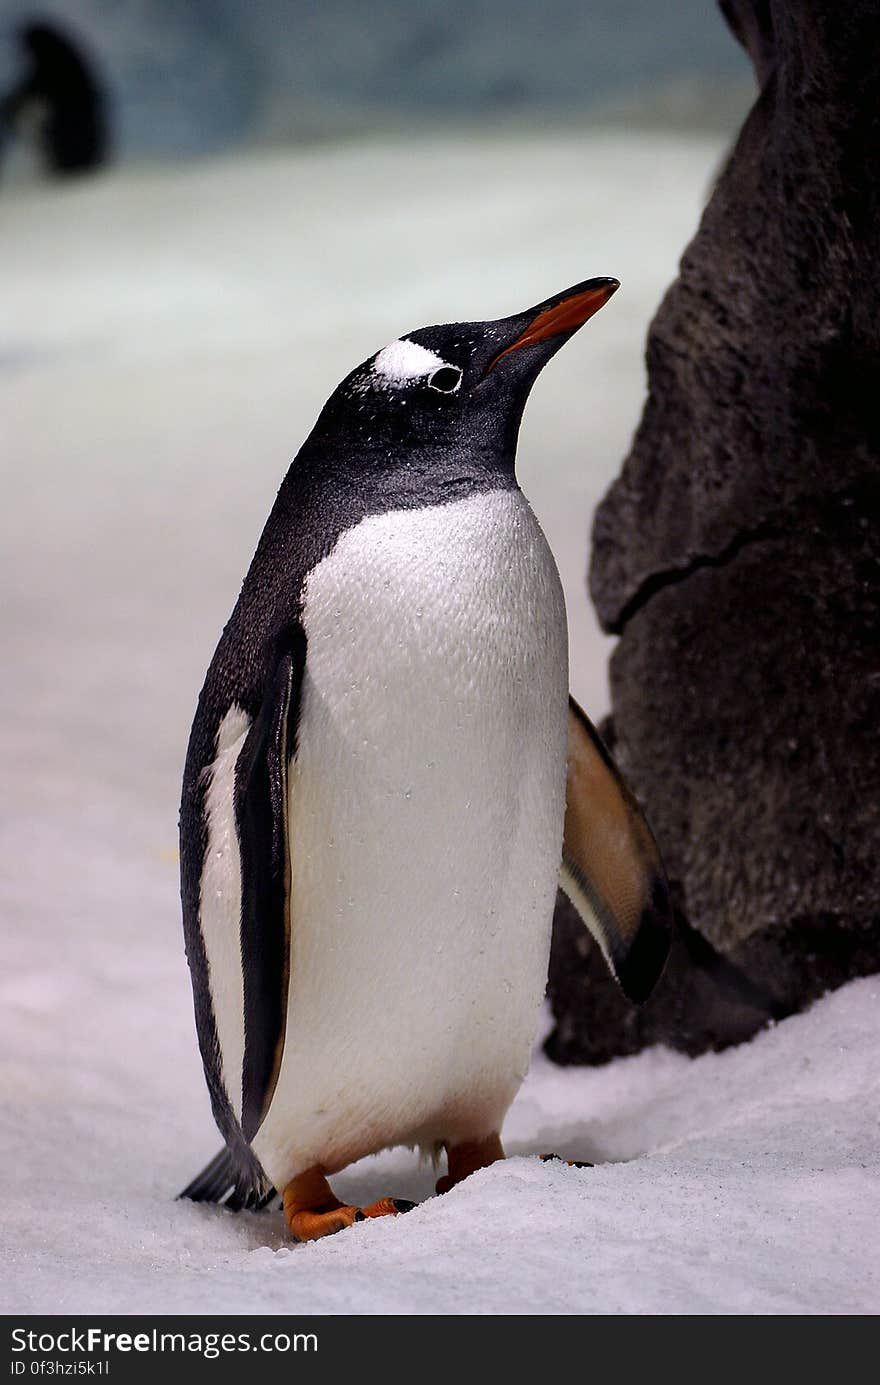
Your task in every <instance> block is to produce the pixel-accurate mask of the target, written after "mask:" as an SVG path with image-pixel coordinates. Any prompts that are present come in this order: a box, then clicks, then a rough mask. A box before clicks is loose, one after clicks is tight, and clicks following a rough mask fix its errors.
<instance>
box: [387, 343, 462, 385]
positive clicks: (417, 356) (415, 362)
mask: <svg viewBox="0 0 880 1385" xmlns="http://www.w3.org/2000/svg"><path fill="white" fill-rule="evenodd" d="M445 365H448V362H447V361H444V360H441V358H440V357H439V356H436V355H435V354H434V352H433V351H427V350H426V349H425V347H424V346H419V345H418V343H417V342H414V341H407V339H406V337H401V338H400V340H399V341H393V342H392V343H391V345H390V346H386V347H384V348H383V350H381V351H380V352H379V354H378V356H377V357H376V359H375V360H374V362H373V374H374V375H375V376H377V377H378V379H377V383H379V384H382V383H387V384H389V385H405V384H406V382H407V381H408V380H423V379H424V378H425V376H426V375H431V374H433V372H434V371H435V370H437V369H438V368H439V367H440V366H445Z"/></svg>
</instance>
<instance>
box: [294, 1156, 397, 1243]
mask: <svg viewBox="0 0 880 1385" xmlns="http://www.w3.org/2000/svg"><path fill="white" fill-rule="evenodd" d="M282 1201H283V1203H284V1216H285V1218H286V1220H287V1225H288V1226H289V1227H290V1230H291V1233H292V1234H293V1235H294V1236H295V1237H296V1239H297V1240H298V1241H317V1240H318V1239H319V1237H321V1236H332V1235H333V1234H334V1233H335V1232H337V1231H344V1230H345V1228H346V1227H347V1226H351V1224H352V1223H353V1222H356V1221H366V1220H367V1219H368V1218H370V1217H396V1216H398V1215H399V1214H400V1213H401V1212H410V1211H411V1210H412V1208H413V1207H415V1205H416V1204H415V1203H414V1202H407V1201H406V1199H405V1198H402V1197H383V1198H380V1199H379V1201H378V1202H372V1203H370V1205H369V1207H351V1206H348V1205H346V1204H345V1203H342V1202H340V1201H339V1198H338V1197H335V1196H334V1194H333V1190H332V1188H331V1187H330V1184H329V1183H328V1182H327V1180H326V1178H325V1177H324V1175H323V1174H322V1173H321V1171H320V1169H308V1170H307V1171H306V1172H305V1173H301V1174H299V1176H298V1177H297V1178H294V1179H293V1180H292V1181H291V1182H290V1183H288V1185H287V1187H286V1188H285V1189H284V1196H283V1198H282Z"/></svg>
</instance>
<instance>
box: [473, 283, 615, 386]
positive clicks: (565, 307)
mask: <svg viewBox="0 0 880 1385" xmlns="http://www.w3.org/2000/svg"><path fill="white" fill-rule="evenodd" d="M619 288H620V281H619V280H618V279H608V278H602V279H587V280H586V281H585V282H584V283H582V284H575V286H574V288H570V289H566V290H565V292H564V293H558V294H556V295H555V297H553V298H548V299H547V300H546V301H545V302H544V303H539V304H538V305H537V307H535V308H532V309H530V310H529V312H528V313H522V314H520V315H519V316H518V317H516V318H512V319H509V321H510V322H511V325H513V324H517V325H518V326H519V327H520V328H521V330H520V332H519V335H518V336H517V337H516V339H515V340H514V341H512V342H511V343H510V345H509V346H505V347H504V350H503V351H499V352H498V354H497V355H496V356H493V358H492V360H491V361H490V362H489V364H488V365H487V366H486V369H485V370H484V371H483V375H482V379H484V380H485V378H486V376H487V375H488V374H489V372H490V371H492V370H494V369H495V367H496V365H497V364H498V362H499V361H500V360H503V358H504V357H505V356H509V355H510V354H511V352H514V351H522V350H524V349H525V347H527V346H537V345H538V344H539V343H540V342H546V341H549V340H551V339H555V338H556V337H564V338H565V339H566V340H567V339H568V338H569V337H570V336H573V334H574V333H575V332H576V331H577V330H578V328H579V327H583V325H584V323H585V322H589V320H590V318H591V317H592V316H593V315H594V313H597V312H598V311H599V309H600V308H602V307H604V305H605V304H606V303H607V302H608V299H609V298H610V297H611V295H612V294H613V293H616V292H617V290H618V289H619ZM523 318H525V319H526V326H525V328H524V330H522V322H523ZM562 345H563V342H561V341H560V342H559V343H558V346H562ZM554 349H558V347H557V348H554Z"/></svg>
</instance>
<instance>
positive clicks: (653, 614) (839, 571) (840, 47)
mask: <svg viewBox="0 0 880 1385" xmlns="http://www.w3.org/2000/svg"><path fill="white" fill-rule="evenodd" d="M724 9H725V13H726V14H727V17H728V19H729V20H730V22H731V26H732V27H733V28H734V31H735V32H736V33H737V34H738V36H739V37H740V38H741V39H742V40H743V42H744V43H745V44H746V46H747V47H748V49H749V51H750V54H751V56H752V57H753V61H754V62H755V67H756V72H757V73H758V77H759V81H761V82H762V87H761V92H760V95H759V98H758V100H757V102H756V104H755V107H754V108H753V110H752V112H751V114H750V116H749V118H748V120H747V121H746V124H745V126H744V129H743V131H742V134H741V136H740V139H739V141H738V143H737V145H736V148H735V150H734V152H733V154H732V156H731V158H730V160H729V162H728V165H727V167H726V168H725V170H724V172H723V174H722V176H721V178H720V180H719V182H718V185H717V187H716V189H715V192H714V195H713V197H712V199H711V201H710V203H709V206H708V208H707V210H706V212H705V215H704V217H703V221H702V224H701V226H700V229H699V232H698V234H697V236H696V238H695V239H694V241H693V242H692V243H691V245H690V246H689V247H688V249H687V251H686V252H685V255H684V257H683V260H682V265H681V275H680V278H679V279H678V280H677V282H676V283H675V284H674V285H673V287H672V288H671V289H670V291H669V293H668V294H667V296H666V299H665V300H664V303H663V305H662V306H661V308H660V311H659V313H658V315H657V317H656V319H655V321H654V323H653V325H652V328H651V332H650V336H649V340H648V351H647V359H648V371H649V398H648V402H647V404H646V407H645V412H644V415H643V418H642V422H641V425H640V427H639V430H638V432H637V434H636V437H635V440H634V444H633V449H632V452H631V454H630V456H629V458H628V459H627V461H626V463H625V465H624V468H623V471H622V474H621V476H620V478H619V479H618V481H617V482H616V483H615V484H614V486H613V487H612V488H611V490H610V492H609V494H608V495H607V497H606V499H605V500H604V502H603V504H602V505H601V507H600V509H599V511H598V513H597V516H596V523H595V529H594V548H593V561H592V569H591V586H592V592H593V597H594V601H595V604H596V606H597V609H598V611H599V614H600V617H601V619H602V622H603V624H604V626H605V628H606V629H608V630H611V631H616V632H620V633H621V634H622V638H621V640H620V643H619V645H618V647H617V649H616V651H615V654H614V657H613V660H612V667H611V682H612V699H613V708H614V712H613V732H614V737H615V741H616V745H615V750H616V753H617V756H618V758H619V761H620V763H621V765H622V767H623V768H624V770H625V772H626V773H627V774H628V776H629V778H630V780H631V782H632V784H633V787H634V788H635V790H636V792H637V794H638V795H639V797H640V799H641V800H642V803H643V804H644V806H645V808H646V810H647V813H648V816H649V818H650V821H651V823H652V825H653V827H654V830H655V833H656V835H657V837H658V840H659V842H660V845H661V849H662V850H663V854H664V857H665V859H666V863H667V867H668V870H669V874H670V877H671V879H672V882H673V887H674V890H675V893H676V898H677V901H678V904H679V908H680V911H681V915H682V938H681V940H680V941H679V943H678V944H677V946H676V948H675V949H674V951H673V955H672V958H671V960H670V964H669V967H668V969H667V974H666V976H665V978H664V980H663V982H662V983H661V985H660V987H659V988H658V991H657V993H656V994H655V996H654V997H653V998H652V1000H651V1001H649V1002H648V1005H647V1006H646V1007H644V1009H643V1010H642V1011H641V1012H635V1011H634V1010H632V1009H631V1007H629V1006H627V1005H626V1004H625V1002H623V1001H622V1000H620V999H619V998H618V996H617V995H616V994H615V993H614V992H612V990H611V983H609V982H607V981H605V979H604V978H602V977H601V976H600V974H599V968H598V965H597V962H598V959H596V958H595V957H593V956H592V955H590V949H589V947H588V946H587V947H586V948H585V947H584V945H583V943H582V941H579V940H578V933H577V929H576V928H575V927H573V926H572V922H571V920H570V918H569V917H568V916H567V915H566V914H564V913H561V914H560V917H559V919H558V925H557V934H556V940H555V946H554V957H553V965H552V968H551V995H552V998H553V1002H554V1008H555V1012H556V1016H557V1025H558V1027H557V1031H556V1033H555V1034H554V1035H553V1036H551V1040H550V1044H549V1047H550V1051H551V1053H552V1054H553V1056H554V1057H557V1058H558V1059H560V1060H561V1061H592V1060H596V1059H597V1058H601V1057H606V1056H610V1055H611V1054H612V1053H615V1052H630V1051H633V1049H635V1048H637V1047H639V1046H640V1045H641V1044H642V1043H644V1042H649V1041H656V1040H663V1041H666V1042H669V1043H671V1044H674V1045H676V1046H679V1047H683V1048H686V1049H687V1050H688V1051H699V1049H700V1048H702V1047H705V1046H708V1045H710V1044H711V1045H717V1044H721V1043H724V1042H729V1041H734V1040H736V1039H739V1038H742V1037H744V1034H745V1033H749V1032H751V1031H752V1030H753V1029H754V1028H755V1027H757V1025H758V1024H760V1023H761V1022H763V1020H764V1019H766V1018H768V1017H769V1016H772V1015H778V1014H783V1013H788V1012H789V1011H791V1010H792V1009H795V1008H797V1007H798V1006H800V1005H802V1004H804V1003H806V1002H807V1001H808V1000H810V999H812V998H813V997H814V996H815V995H817V994H819V993H820V992H821V991H822V990H824V989H825V988H826V987H827V986H829V985H835V984H839V983H840V982H841V981H843V980H844V979H846V977H847V976H851V975H856V974H859V973H864V972H868V971H872V970H876V969H877V968H878V967H880V880H878V868H877V854H878V844H880V811H878V792H880V790H878V785H880V738H878V725H880V615H878V604H880V595H878V594H880V539H878V533H877V517H878V515H880V273H878V269H877V265H878V262H880V255H878V252H880V179H878V175H877V171H876V162H875V159H874V157H873V155H871V153H870V150H871V149H872V147H873V148H874V149H876V146H877V138H878V134H880V80H878V77H877V72H876V64H875V63H874V61H873V58H872V57H871V55H872V54H874V53H876V52H877V51H878V44H880V6H878V5H877V3H876V0H874V3H866V0H854V2H853V3H852V4H851V5H848V6H846V7H845V8H843V9H841V8H840V7H838V6H835V5H834V4H832V3H830V0H822V3H817V4H815V5H813V6H810V7H805V6H804V7H802V6H797V5H794V4H790V3H786V0H769V3H761V2H760V0H756V3H754V4H752V3H750V2H749V0H726V3H725V5H724ZM707 945H708V946H707Z"/></svg>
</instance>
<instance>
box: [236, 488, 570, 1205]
mask: <svg viewBox="0 0 880 1385" xmlns="http://www.w3.org/2000/svg"><path fill="white" fill-rule="evenodd" d="M303 595H304V601H303V617H302V618H303V625H304V628H305V631H306V636H307V640H308V652H307V658H306V669H305V673H304V681H303V688H302V696H301V704H300V717H299V721H298V726H297V735H296V754H295V758H294V761H293V763H292V765H291V770H290V775H289V833H290V860H291V879H290V937H291V943H290V947H291V957H290V988H289V994H288V1011H287V1028H286V1036H285V1045H284V1052H283V1058H282V1062H281V1067H280V1071H279V1076H278V1082H277V1086H276V1088H275V1092H274V1094H273V1098H272V1101H271V1104H270V1107H269V1110H268V1112H267V1114H266V1116H265V1118H264V1121H263V1123H262V1125H261V1127H260V1129H259V1130H258V1132H257V1134H256V1136H255V1137H254V1139H253V1141H252V1144H253V1148H254V1151H255V1153H256V1154H257V1157H258V1158H259V1159H260V1162H261V1163H262V1165H263V1167H264V1169H265V1170H266V1172H267V1173H268V1175H269V1177H270V1178H271V1179H272V1181H273V1183H274V1184H275V1186H276V1187H277V1188H283V1187H284V1186H285V1185H286V1184H287V1183H288V1182H289V1181H290V1180H291V1179H292V1178H294V1177H295V1176H296V1175H297V1174H299V1173H301V1172H302V1171H304V1170H305V1169H307V1168H310V1167H312V1166H313V1165H316V1164H317V1165H320V1166H321V1167H322V1168H323V1169H324V1170H325V1171H326V1172H327V1173H333V1172H335V1171H337V1170H338V1169H340V1168H342V1167H344V1166H345V1165H347V1164H349V1163H351V1162H353V1161H354V1160H356V1159H359V1158H362V1157H363V1156H365V1155H367V1154H370V1153H374V1152H376V1151H377V1150H379V1149H383V1148H387V1147H390V1146H392V1145H398V1144H406V1145H410V1146H414V1145H420V1146H422V1147H423V1148H426V1149H428V1150H430V1151H432V1152H433V1151H434V1150H436V1149H437V1147H438V1146H439V1145H440V1144H442V1143H457V1142H459V1141H463V1140H468V1139H474V1138H478V1137H482V1136H485V1135H486V1134H488V1133H491V1132H493V1131H497V1130H500V1128H501V1124H502V1121H503V1118H504V1115H505V1112H506V1111H507V1108H508V1106H509V1105H510V1103H511V1101H512V1100H513V1097H514V1096H515V1094H516V1091H517V1089H518V1087H519V1085H520V1083H521V1081H522V1079H523V1077H524V1076H525V1073H526V1070H527V1067H528V1063H529V1056H530V1050H531V1045H532V1043H533V1040H534V1034H535V1030H536V1027H537V1021H538V1015H539V1010H540V1006H541V1002H542V997H543V994H544V989H545V984H546V977H547V963H548V954H549V946H550V929H551V923H552V916H553V905H554V900H555V895H556V887H557V879H558V872H559V865H560V857H561V846H562V831H563V818H564V812H565V777H566V747H567V700H568V648H567V631H566V619H565V605H564V599H563V595H562V589H561V585H560V581H559V576H558V573H557V570H556V565H555V563H554V560H553V557H552V554H551V553H550V549H549V547H548V545H547V542H546V539H545V538H544V535H543V533H542V531H541V529H540V526H539V525H538V522H537V520H536V519H535V516H534V515H533V513H532V511H531V509H530V508H529V505H528V503H527V501H526V500H525V498H524V497H523V495H522V494H521V492H520V491H518V490H514V489H504V490H497V491H490V492H487V493H482V494H479V495H476V496H473V497H469V498H467V499H465V500H461V501H456V502H453V503H450V504H448V505H441V506H436V507H431V508H426V509H414V510H399V511H392V512H388V513H385V514H380V515H373V516H370V517H368V518H367V519H365V520H364V521H363V522H362V523H360V524H359V525H357V526H356V527H355V528H353V529H350V530H347V531H345V532H344V533H343V534H342V535H341V537H340V538H339V540H338V541H337V543H336V545H335V547H334V548H333V550H332V551H331V552H330V554H329V555H328V556H327V557H326V558H325V559H324V560H323V561H322V562H321V563H320V564H319V565H318V566H317V567H316V568H314V569H313V570H312V572H311V573H310V574H309V576H308V578H307V579H306V583H305V587H304V593H303Z"/></svg>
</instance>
